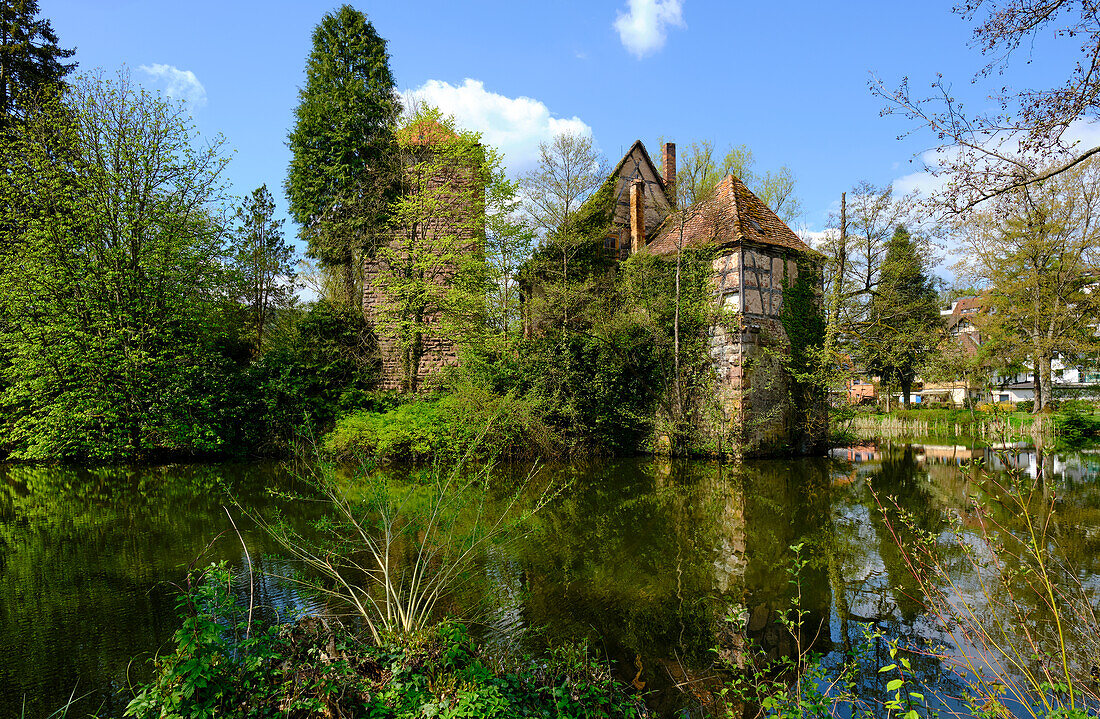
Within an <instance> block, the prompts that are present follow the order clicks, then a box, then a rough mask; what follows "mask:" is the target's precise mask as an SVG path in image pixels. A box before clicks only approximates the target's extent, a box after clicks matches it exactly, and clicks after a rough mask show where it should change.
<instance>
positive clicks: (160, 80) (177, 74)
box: [138, 64, 206, 107]
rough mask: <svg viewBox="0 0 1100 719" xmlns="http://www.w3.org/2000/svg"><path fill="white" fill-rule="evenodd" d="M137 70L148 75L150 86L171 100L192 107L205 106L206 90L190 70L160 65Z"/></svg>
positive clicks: (140, 67) (145, 66) (142, 67)
mask: <svg viewBox="0 0 1100 719" xmlns="http://www.w3.org/2000/svg"><path fill="white" fill-rule="evenodd" d="M138 70H139V71H140V72H143V73H145V74H146V75H148V76H149V77H150V78H151V79H152V80H153V83H152V84H154V85H155V86H156V87H157V88H158V89H160V90H161V91H163V92H164V94H165V95H167V96H168V97H170V98H172V99H173V100H185V101H186V102H187V103H188V104H189V105H191V106H192V107H202V106H203V105H205V104H206V88H205V87H203V86H202V83H201V82H199V79H198V78H197V77H195V73H193V72H191V71H190V70H180V69H179V68H178V67H175V66H173V65H161V64H154V65H141V66H139V67H138Z"/></svg>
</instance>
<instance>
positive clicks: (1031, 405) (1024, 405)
mask: <svg viewBox="0 0 1100 719" xmlns="http://www.w3.org/2000/svg"><path fill="white" fill-rule="evenodd" d="M1016 411H1017V412H1028V413H1030V412H1034V411H1035V400H1031V399H1022V400H1020V401H1019V402H1017V403H1016Z"/></svg>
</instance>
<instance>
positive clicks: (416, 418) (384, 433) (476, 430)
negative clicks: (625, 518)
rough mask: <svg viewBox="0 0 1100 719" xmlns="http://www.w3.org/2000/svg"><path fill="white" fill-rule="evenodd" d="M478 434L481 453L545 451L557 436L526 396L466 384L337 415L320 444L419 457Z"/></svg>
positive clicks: (353, 452) (331, 449)
mask: <svg viewBox="0 0 1100 719" xmlns="http://www.w3.org/2000/svg"><path fill="white" fill-rule="evenodd" d="M479 439H480V442H479V443H478V444H479V449H478V451H479V452H480V453H482V454H490V453H492V454H503V455H508V456H513V457H519V456H532V455H548V454H552V453H553V452H555V451H556V448H557V446H558V439H557V436H556V435H555V433H554V432H553V431H552V430H551V429H550V428H549V427H547V425H546V424H545V423H544V422H543V420H542V417H541V414H540V411H539V408H538V406H537V405H536V404H535V403H534V402H532V401H531V400H530V399H529V398H524V397H518V396H516V395H514V394H511V393H509V394H505V395H499V394H496V393H495V392H493V391H491V390H488V389H484V388H481V387H477V386H474V385H465V386H462V387H459V388H457V389H456V390H454V391H453V392H452V393H451V394H447V395H444V396H443V397H440V398H438V399H426V400H421V401H417V402H410V403H409V404H405V405H401V406H399V407H396V408H395V409H391V410H389V411H387V412H357V413H353V414H349V415H347V416H345V417H343V418H341V419H340V420H339V421H338V422H337V423H336V426H335V428H334V429H333V430H332V431H331V432H330V433H329V434H328V435H326V436H325V438H324V440H323V444H322V448H323V450H324V451H325V452H326V453H328V454H331V455H334V456H338V457H345V458H346V457H352V456H365V455H372V456H375V457H378V458H382V459H422V458H426V457H429V456H432V455H435V454H439V453H447V452H449V451H452V450H460V451H465V450H466V449H467V448H468V447H470V446H471V445H472V444H473V443H475V442H478V440H479Z"/></svg>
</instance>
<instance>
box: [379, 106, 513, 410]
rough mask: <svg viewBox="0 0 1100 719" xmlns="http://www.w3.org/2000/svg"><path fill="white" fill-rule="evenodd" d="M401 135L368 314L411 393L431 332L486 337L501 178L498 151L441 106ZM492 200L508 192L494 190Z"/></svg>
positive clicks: (453, 337)
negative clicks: (398, 179) (493, 204)
mask: <svg viewBox="0 0 1100 719" xmlns="http://www.w3.org/2000/svg"><path fill="white" fill-rule="evenodd" d="M398 138H399V141H400V144H401V152H402V155H403V157H404V158H405V166H404V174H403V177H402V192H401V194H400V196H398V197H397V199H396V200H394V202H393V204H392V206H391V219H392V222H393V232H392V234H391V236H390V237H389V238H388V240H387V242H385V243H384V244H382V245H380V246H379V247H378V248H377V251H376V255H377V263H376V264H374V265H373V266H374V268H375V273H376V274H375V276H374V277H373V288H374V289H375V290H376V291H377V292H378V295H377V297H378V301H377V302H375V303H373V304H372V307H371V312H372V315H373V319H374V322H375V325H376V327H377V330H378V332H379V333H380V334H382V335H384V336H386V337H387V338H390V339H391V340H393V351H394V352H395V354H396V355H397V357H398V359H399V361H400V367H401V371H402V385H403V389H404V390H405V391H407V392H415V391H416V390H417V384H418V381H419V373H420V369H421V367H420V365H421V358H422V355H423V353H424V346H425V344H426V343H427V342H428V341H429V339H430V338H432V337H438V338H443V339H446V340H450V341H452V342H467V343H469V342H472V341H474V340H475V338H477V339H480V338H482V337H484V334H485V332H484V330H485V325H486V317H485V301H486V295H487V294H488V292H489V286H488V283H487V281H486V280H487V271H486V269H487V268H486V264H485V256H484V251H483V250H484V247H483V245H484V239H485V237H484V232H485V198H486V192H487V188H488V186H489V185H490V184H491V183H504V182H506V181H505V180H504V176H503V172H502V170H501V158H500V155H499V154H498V153H496V152H495V151H491V150H487V149H486V148H484V147H483V146H482V145H481V143H480V139H481V138H480V135H478V134H477V133H473V132H468V131H464V130H459V129H458V128H457V127H456V126H455V124H454V122H453V121H452V120H450V119H449V118H446V117H444V116H443V115H442V114H441V113H440V112H439V111H438V110H435V109H431V108H426V109H421V110H419V111H418V112H417V113H416V114H414V115H413V116H412V117H411V118H410V119H409V121H408V122H407V123H405V124H403V126H402V127H401V128H400V129H399V131H398ZM492 196H493V197H494V198H497V199H501V200H504V199H505V196H506V193H505V192H501V191H500V189H499V188H495V189H494V192H493V193H492Z"/></svg>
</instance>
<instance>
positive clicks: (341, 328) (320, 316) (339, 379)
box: [247, 302, 395, 441]
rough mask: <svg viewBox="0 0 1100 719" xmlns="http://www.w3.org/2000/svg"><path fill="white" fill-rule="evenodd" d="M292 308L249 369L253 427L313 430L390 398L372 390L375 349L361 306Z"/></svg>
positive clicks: (277, 432)
mask: <svg viewBox="0 0 1100 719" xmlns="http://www.w3.org/2000/svg"><path fill="white" fill-rule="evenodd" d="M293 312H294V314H292V315H290V316H289V317H288V318H287V321H286V323H285V326H284V327H283V328H281V330H280V331H279V332H277V333H276V335H275V336H274V337H273V338H272V340H271V347H270V349H269V350H268V351H267V352H265V353H264V354H263V355H262V356H261V357H260V358H259V359H258V360H257V361H256V362H255V363H254V364H253V365H252V366H251V367H250V368H249V370H248V377H247V382H248V393H249V394H248V397H247V407H248V408H249V409H254V410H255V411H253V412H250V414H251V423H252V426H254V427H255V428H256V429H255V431H256V432H258V433H264V434H266V435H274V437H275V438H277V439H281V440H283V441H285V440H286V439H288V438H290V437H292V436H294V435H305V436H311V435H315V434H317V433H320V432H323V431H326V430H328V429H329V428H330V427H332V425H333V423H334V422H335V421H336V418H337V417H339V416H341V415H343V414H345V413H347V412H351V411H354V410H360V409H375V410H380V409H385V408H387V407H388V406H392V404H394V402H395V400H394V399H393V398H392V397H388V396H387V395H381V394H378V393H376V392H374V387H375V384H376V381H377V376H378V365H377V352H376V350H375V347H374V343H373V340H372V337H371V334H370V329H369V327H368V326H367V323H366V321H365V320H364V319H363V314H362V312H360V311H359V310H357V309H354V308H348V307H343V306H340V307H336V306H333V305H331V304H329V303H327V302H317V303H315V304H313V305H312V306H310V307H309V309H308V310H306V311H305V312H301V313H298V312H297V311H293ZM254 439H255V440H256V441H262V438H261V437H256V438H254Z"/></svg>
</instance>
